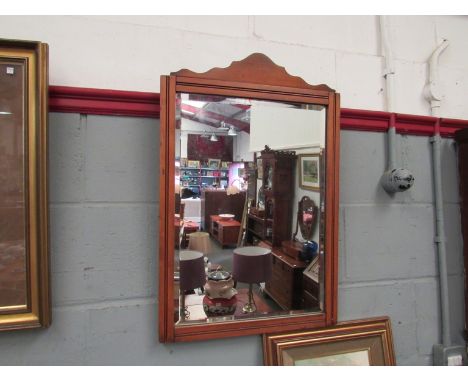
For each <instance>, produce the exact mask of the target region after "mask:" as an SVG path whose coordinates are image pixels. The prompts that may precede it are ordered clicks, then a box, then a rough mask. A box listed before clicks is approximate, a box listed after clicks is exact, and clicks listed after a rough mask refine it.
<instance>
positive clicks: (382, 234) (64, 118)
mask: <svg viewBox="0 0 468 382" xmlns="http://www.w3.org/2000/svg"><path fill="white" fill-rule="evenodd" d="M341 138H342V145H341V147H342V151H341V182H340V198H341V204H340V258H339V267H340V270H339V273H340V276H339V282H340V285H339V320H347V319H356V318H363V317H370V316H379V315H389V316H390V317H391V319H392V325H393V334H394V339H395V350H396V354H397V362H398V364H400V365H424V364H431V362H432V358H431V353H432V345H433V344H434V343H436V342H438V341H440V329H439V325H440V314H439V302H438V284H437V278H436V275H437V266H436V254H435V247H434V244H433V239H432V238H433V232H434V222H433V209H432V204H431V203H432V188H431V180H430V177H431V176H432V175H431V174H432V173H431V171H432V170H431V162H430V158H431V154H430V151H429V150H430V143H429V140H428V138H424V137H399V139H398V146H399V153H400V154H399V156H398V159H399V160H401V162H402V163H401V164H402V165H405V166H407V167H408V168H410V169H411V170H412V171H413V172H414V174H415V177H416V183H415V186H414V188H413V189H412V190H410V192H408V193H405V194H399V195H396V196H394V197H390V196H388V195H387V194H385V192H384V191H382V190H381V188H380V187H379V186H378V180H379V177H380V175H381V173H382V171H383V169H384V167H385V161H386V152H385V136H384V135H383V134H379V133H362V132H350V131H343V132H342V134H341ZM158 148H159V121H157V120H153V119H144V118H127V117H100V116H80V115H76V114H59V113H52V114H51V115H50V199H51V204H50V223H51V225H50V235H51V257H52V288H53V289H52V295H53V323H52V326H51V327H50V328H48V329H45V330H34V331H21V332H8V333H7V332H5V333H0V364H2V365H13V364H19V365H44V364H49V365H59V364H70V365H71V364H76V365H83V364H85V365H102V364H106V365H107V364H114V365H122V364H124V365H127V364H128V365H136V364H139V365H181V364H186V365H261V364H262V362H263V361H262V344H261V338H260V336H251V337H242V338H234V339H227V340H214V341H204V342H196V343H184V344H160V343H159V342H158V339H157V285H158V284H157V281H158V273H157V260H158V253H157V251H158V197H159V196H158V179H159V175H158V172H159V150H158ZM442 157H443V159H444V166H443V167H444V171H443V173H444V181H445V182H444V196H445V201H446V206H445V207H446V208H445V214H446V217H447V235H448V253H449V259H448V264H449V271H450V284H449V287H450V291H451V301H450V307H451V312H452V337H453V339H454V341H457V342H460V341H461V329H462V327H463V289H462V286H463V274H462V266H461V265H462V256H461V248H462V244H461V243H462V239H461V233H460V218H459V206H458V191H457V190H458V185H457V182H458V179H457V172H456V159H455V148H454V146H453V144H452V142H451V141H450V140H444V145H443V153H442ZM239 349H242V351H239Z"/></svg>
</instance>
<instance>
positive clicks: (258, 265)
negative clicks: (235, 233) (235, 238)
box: [232, 247, 271, 313]
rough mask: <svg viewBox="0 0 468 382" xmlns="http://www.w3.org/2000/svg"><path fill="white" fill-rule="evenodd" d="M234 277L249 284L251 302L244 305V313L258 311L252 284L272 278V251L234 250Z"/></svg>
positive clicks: (246, 248)
mask: <svg viewBox="0 0 468 382" xmlns="http://www.w3.org/2000/svg"><path fill="white" fill-rule="evenodd" d="M232 277H233V278H234V280H236V281H239V282H243V283H247V284H249V301H248V302H247V304H245V305H244V307H243V308H242V311H243V312H244V313H253V312H255V311H256V310H257V307H256V305H255V301H254V298H253V290H252V284H258V283H261V282H266V281H268V280H270V278H271V250H270V249H268V248H262V247H241V248H236V249H234V257H233V270H232Z"/></svg>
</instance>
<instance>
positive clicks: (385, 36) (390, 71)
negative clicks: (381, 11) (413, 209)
mask: <svg viewBox="0 0 468 382" xmlns="http://www.w3.org/2000/svg"><path fill="white" fill-rule="evenodd" d="M379 21H380V36H381V45H382V55H383V57H384V60H385V68H384V78H385V102H386V104H387V107H386V109H387V111H389V112H393V111H394V110H393V108H394V97H395V96H394V94H395V91H394V77H395V70H394V68H393V52H392V49H391V44H390V20H389V18H388V16H380V17H379ZM387 135H388V141H387V144H388V163H387V170H389V171H391V170H393V169H394V168H395V167H396V165H395V156H396V155H395V151H396V148H395V143H396V128H395V115H394V114H392V115H391V117H390V125H389V127H388V131H387Z"/></svg>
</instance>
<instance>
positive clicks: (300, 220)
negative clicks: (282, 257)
mask: <svg viewBox="0 0 468 382" xmlns="http://www.w3.org/2000/svg"><path fill="white" fill-rule="evenodd" d="M317 214H318V207H317V206H316V205H315V202H314V201H313V200H312V199H310V198H309V197H308V196H303V197H302V198H301V200H300V201H299V202H298V206H297V217H296V230H295V231H294V234H293V237H292V240H286V241H283V242H282V243H281V246H282V248H283V251H284V252H285V253H286V254H287V255H289V256H291V257H293V258H295V259H297V260H305V261H310V260H312V258H313V257H314V256H315V255H316V254H317V249H318V244H317V243H316V242H313V241H312V238H313V235H314V230H315V225H316V223H317ZM299 227H300V230H301V235H302V238H303V239H304V240H305V242H300V241H299V240H298V239H297V233H298V230H299Z"/></svg>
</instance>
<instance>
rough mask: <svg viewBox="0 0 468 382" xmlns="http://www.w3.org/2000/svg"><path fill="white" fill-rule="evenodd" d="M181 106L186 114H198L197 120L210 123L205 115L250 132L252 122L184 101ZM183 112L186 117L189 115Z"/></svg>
mask: <svg viewBox="0 0 468 382" xmlns="http://www.w3.org/2000/svg"><path fill="white" fill-rule="evenodd" d="M180 107H181V110H182V113H183V111H186V112H187V113H186V114H191V115H192V116H196V120H198V121H199V122H202V123H205V124H209V123H207V122H206V121H204V120H203V117H207V118H210V119H214V120H216V121H219V124H220V123H221V121H224V122H225V123H227V124H229V125H232V126H234V127H235V128H237V129H239V130H242V131H245V132H246V133H249V132H250V124H249V123H246V122H242V121H239V120H238V119H234V118H231V117H227V116H224V115H222V114H218V113H214V112H212V111H208V110H204V109H200V108H198V107H195V106H192V105H186V104H184V103H182V104H181V105H180ZM183 114H184V117H186V116H187V115H186V114H185V113H183ZM219 124H218V125H217V126H216V127H219V126H220V125H219Z"/></svg>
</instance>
